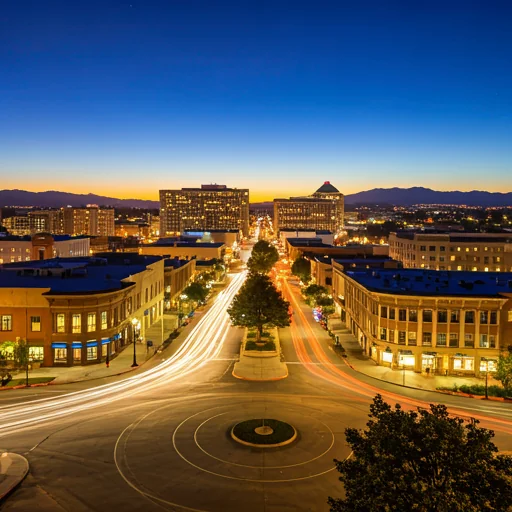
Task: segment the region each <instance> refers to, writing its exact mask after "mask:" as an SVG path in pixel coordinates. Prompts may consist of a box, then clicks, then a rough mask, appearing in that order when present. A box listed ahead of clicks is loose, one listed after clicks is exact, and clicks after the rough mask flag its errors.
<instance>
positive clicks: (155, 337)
mask: <svg viewBox="0 0 512 512" xmlns="http://www.w3.org/2000/svg"><path fill="white" fill-rule="evenodd" d="M172 320H173V319H171V321H170V322H168V319H167V318H165V323H164V340H166V339H167V338H168V337H169V335H170V334H171V332H172V331H173V330H174V328H173V327H174V322H173V321H172ZM145 334H146V341H147V340H151V341H152V342H153V347H149V348H148V347H147V346H146V343H137V344H136V357H137V363H138V365H139V366H138V367H140V366H141V365H143V364H144V363H145V362H146V361H147V360H148V359H150V358H151V357H152V356H153V355H154V354H155V353H156V351H157V349H158V347H159V346H160V345H161V344H162V327H161V320H159V321H157V322H155V323H154V324H153V325H152V326H151V327H150V328H148V329H147V330H146V333H145ZM132 364H133V344H132V343H129V344H128V345H126V346H125V347H124V348H123V350H122V351H121V352H119V353H118V354H117V356H116V357H114V358H113V359H111V361H110V365H109V368H107V365H106V363H105V362H103V363H98V364H91V365H87V366H71V367H60V368H55V367H52V368H39V369H37V370H31V371H30V372H29V374H28V376H29V378H35V377H55V379H54V380H53V381H52V382H51V384H52V385H53V384H69V383H71V382H82V381H86V380H92V379H101V378H104V377H112V376H114V375H120V374H122V373H126V372H130V371H133V370H135V369H137V368H138V367H135V368H132ZM24 378H25V372H23V371H22V372H18V373H16V374H13V379H24ZM6 389H9V388H6Z"/></svg>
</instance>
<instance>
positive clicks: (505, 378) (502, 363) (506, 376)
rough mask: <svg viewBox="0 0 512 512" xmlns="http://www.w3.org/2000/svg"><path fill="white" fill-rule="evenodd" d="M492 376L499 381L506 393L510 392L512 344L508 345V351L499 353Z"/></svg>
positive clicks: (511, 382)
mask: <svg viewBox="0 0 512 512" xmlns="http://www.w3.org/2000/svg"><path fill="white" fill-rule="evenodd" d="M494 378H495V379H496V380H499V381H500V382H501V384H502V385H503V387H504V388H505V391H506V392H507V395H508V394H512V346H509V347H508V353H503V354H500V357H499V358H498V364H497V366H496V373H495V374H494Z"/></svg>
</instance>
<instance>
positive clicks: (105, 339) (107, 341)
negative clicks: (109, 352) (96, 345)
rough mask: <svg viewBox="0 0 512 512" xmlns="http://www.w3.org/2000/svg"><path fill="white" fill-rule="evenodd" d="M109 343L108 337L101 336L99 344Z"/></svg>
mask: <svg viewBox="0 0 512 512" xmlns="http://www.w3.org/2000/svg"><path fill="white" fill-rule="evenodd" d="M109 343H110V338H102V340H101V344H102V345H108V344H109Z"/></svg>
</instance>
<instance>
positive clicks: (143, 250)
mask: <svg viewBox="0 0 512 512" xmlns="http://www.w3.org/2000/svg"><path fill="white" fill-rule="evenodd" d="M225 253H226V246H225V245H224V244H223V243H220V242H219V243H215V242H212V243H203V242H184V241H169V242H168V241H166V240H165V239H160V240H159V241H158V242H156V243H154V244H144V245H141V246H140V247H139V254H145V255H156V256H165V257H167V258H178V259H181V260H190V259H192V258H195V259H198V260H211V259H218V260H223V259H224V255H225Z"/></svg>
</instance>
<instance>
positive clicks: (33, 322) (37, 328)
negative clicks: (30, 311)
mask: <svg viewBox="0 0 512 512" xmlns="http://www.w3.org/2000/svg"><path fill="white" fill-rule="evenodd" d="M30 330H31V331H32V332H41V317H40V316H31V317H30Z"/></svg>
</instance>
